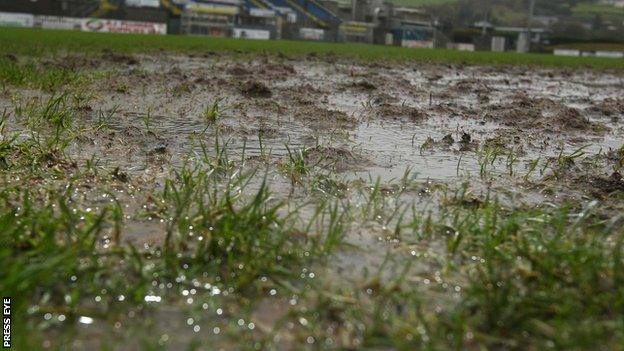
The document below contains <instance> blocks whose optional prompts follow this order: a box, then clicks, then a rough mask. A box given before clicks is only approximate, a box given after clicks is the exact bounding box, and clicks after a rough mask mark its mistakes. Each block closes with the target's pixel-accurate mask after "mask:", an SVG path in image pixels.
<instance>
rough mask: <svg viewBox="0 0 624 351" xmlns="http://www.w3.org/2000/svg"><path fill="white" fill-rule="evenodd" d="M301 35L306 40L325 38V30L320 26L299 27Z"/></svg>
mask: <svg viewBox="0 0 624 351" xmlns="http://www.w3.org/2000/svg"><path fill="white" fill-rule="evenodd" d="M299 36H300V37H301V39H306V40H323V37H324V36H325V31H324V30H322V29H318V28H299Z"/></svg>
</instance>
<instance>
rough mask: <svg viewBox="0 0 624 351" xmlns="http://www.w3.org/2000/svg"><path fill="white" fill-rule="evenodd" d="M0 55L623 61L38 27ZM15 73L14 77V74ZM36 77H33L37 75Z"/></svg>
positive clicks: (5, 38) (6, 44) (2, 39)
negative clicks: (104, 53) (215, 54)
mask: <svg viewBox="0 0 624 351" xmlns="http://www.w3.org/2000/svg"><path fill="white" fill-rule="evenodd" d="M0 48H2V49H0V51H1V52H2V53H3V54H19V55H34V56H40V55H44V54H46V55H49V54H53V53H56V54H63V53H67V52H78V53H87V54H99V53H101V52H102V51H103V50H112V51H114V52H118V53H119V52H123V53H149V52H158V51H160V50H166V51H173V52H181V53H207V52H212V51H214V52H229V53H239V54H283V55H287V56H293V57H297V56H305V55H311V54H315V55H336V56H339V57H345V58H353V59H357V60H361V61H377V60H389V61H398V62H406V63H409V62H443V63H454V64H482V65H536V66H546V67H570V68H574V67H589V68H602V69H604V68H613V69H622V68H624V61H622V60H612V59H604V58H587V57H585V58H582V57H578V58H577V57H556V56H552V55H544V54H517V53H491V52H460V51H452V50H441V49H435V50H430V49H407V48H400V47H388V46H382V45H366V44H352V43H340V44H336V43H317V42H292V41H286V40H272V41H254V40H240V39H227V38H210V37H193V36H156V35H154V36H149V35H125V34H99V33H84V32H73V31H52V30H37V29H14V28H1V29H0ZM13 71H15V68H11V69H9V70H7V69H3V71H2V72H5V73H3V74H2V77H3V78H2V80H3V81H24V79H23V78H20V77H21V76H22V75H20V74H17V75H16V74H15V73H13ZM14 76H16V77H14ZM37 80H38V78H37Z"/></svg>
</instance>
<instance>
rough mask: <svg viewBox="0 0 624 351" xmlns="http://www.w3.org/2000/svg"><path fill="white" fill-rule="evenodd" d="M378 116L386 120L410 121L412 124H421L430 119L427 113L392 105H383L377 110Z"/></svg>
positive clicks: (413, 108) (409, 107)
mask: <svg viewBox="0 0 624 351" xmlns="http://www.w3.org/2000/svg"><path fill="white" fill-rule="evenodd" d="M377 115H378V116H379V117H381V118H384V119H394V120H402V119H409V120H410V121H412V122H419V121H423V120H425V119H427V118H429V116H428V115H427V114H426V113H425V112H423V111H421V110H419V109H418V108H416V107H412V106H403V105H390V104H381V105H380V106H379V107H378V108H377Z"/></svg>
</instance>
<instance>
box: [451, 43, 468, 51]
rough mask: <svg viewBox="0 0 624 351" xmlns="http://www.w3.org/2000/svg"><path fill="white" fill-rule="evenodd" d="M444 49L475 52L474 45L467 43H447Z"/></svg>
mask: <svg viewBox="0 0 624 351" xmlns="http://www.w3.org/2000/svg"><path fill="white" fill-rule="evenodd" d="M446 48H447V49H451V50H457V51H475V46H474V44H468V43H448V44H446Z"/></svg>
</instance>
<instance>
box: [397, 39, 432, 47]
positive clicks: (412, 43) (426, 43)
mask: <svg viewBox="0 0 624 351" xmlns="http://www.w3.org/2000/svg"><path fill="white" fill-rule="evenodd" d="M401 46H402V47H404V48H412V49H433V42H432V41H430V40H405V39H403V40H401Z"/></svg>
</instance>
